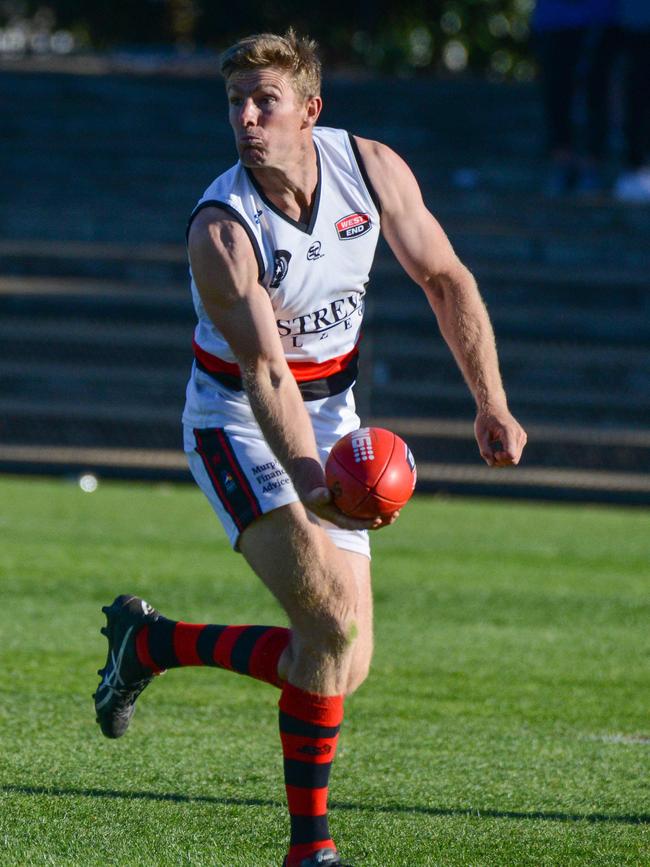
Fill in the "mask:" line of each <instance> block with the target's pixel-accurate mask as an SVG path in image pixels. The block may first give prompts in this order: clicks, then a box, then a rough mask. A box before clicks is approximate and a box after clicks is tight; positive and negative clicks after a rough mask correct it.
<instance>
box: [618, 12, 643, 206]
mask: <svg viewBox="0 0 650 867" xmlns="http://www.w3.org/2000/svg"><path fill="white" fill-rule="evenodd" d="M619 23H620V26H621V30H622V34H623V53H624V61H625V63H624V73H623V99H624V103H623V105H624V109H623V132H624V139H625V144H624V147H625V151H624V161H625V168H624V170H623V173H622V174H621V175H620V176H619V178H618V180H617V181H616V184H615V186H614V195H615V196H616V198H617V199H619V200H621V201H623V202H638V203H650V0H619Z"/></svg>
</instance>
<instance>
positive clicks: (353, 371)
mask: <svg viewBox="0 0 650 867" xmlns="http://www.w3.org/2000/svg"><path fill="white" fill-rule="evenodd" d="M194 361H195V364H196V366H197V367H198V369H199V370H201V371H203V373H207V375H208V376H211V377H212V379H214V380H215V382H218V383H219V385H223V386H224V387H225V388H228V389H230V391H243V389H244V385H243V383H242V380H241V376H236V375H234V374H232V373H219V372H216V371H213V370H208V368H207V367H206V366H205V365H204V364H203V363H202V362H200V361H199V359H198V358H195V359H194ZM358 374H359V356H358V355H354V356H353V357H352V358H351V359H350V363H349V364H348V365H347V367H345V368H344V369H343V370H339V372H338V373H333V374H332V375H331V376H326V377H324V378H323V379H313V380H312V381H311V382H299V383H297V385H298V388H299V389H300V394H301V395H302V399H303V400H323V398H325V397H332V396H333V395H335V394H340V393H341V392H342V391H345V390H346V388H349V387H350V386H351V385H353V384H354V382H355V381H356V378H357V376H358Z"/></svg>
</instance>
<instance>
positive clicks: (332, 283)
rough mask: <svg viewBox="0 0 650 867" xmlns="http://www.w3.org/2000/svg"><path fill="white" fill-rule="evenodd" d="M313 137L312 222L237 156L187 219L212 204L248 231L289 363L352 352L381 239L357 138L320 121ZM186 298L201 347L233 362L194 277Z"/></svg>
mask: <svg viewBox="0 0 650 867" xmlns="http://www.w3.org/2000/svg"><path fill="white" fill-rule="evenodd" d="M313 138H314V144H315V147H316V156H317V162H318V184H317V187H316V191H315V195H314V200H313V206H312V213H311V217H310V219H309V223H308V224H305V223H299V222H297V221H295V220H293V219H291V218H290V217H288V216H287V215H286V214H284V213H283V212H282V211H280V210H279V209H278V208H277V207H276V206H275V205H274V204H273V203H272V202H271V201H270V200H269V199H268V198H267V197H266V196H265V194H264V192H263V190H262V189H261V187H260V186H259V184H258V183H257V181H256V179H255V177H254V176H253V174H252V172H251V171H250V170H248V169H247V168H245V167H244V166H243V165H242V164H241V162H238V163H237V164H236V165H235V166H233V167H232V168H231V169H229V170H228V171H227V172H225V173H224V174H222V175H220V176H219V177H218V178H217V179H216V180H214V181H213V182H212V183H211V184H210V186H209V187H208V188H207V189H206V191H205V193H204V194H203V196H202V198H201V199H200V200H199V202H198V204H197V206H196V207H195V209H194V211H193V212H192V215H191V217H190V223H191V220H192V219H193V217H194V216H195V215H196V214H197V213H198V212H199V211H200V210H201V209H202V208H205V207H209V206H217V207H220V208H223V209H224V210H225V211H227V212H229V213H230V214H231V215H232V216H233V217H234V218H235V219H237V220H238V221H239V222H240V223H241V225H242V226H243V227H244V229H245V230H246V232H247V234H248V237H249V239H250V241H251V244H252V246H253V249H254V251H255V255H256V258H257V262H258V267H259V281H260V283H261V284H262V286H264V288H265V289H266V291H267V292H268V294H269V297H270V299H271V303H272V306H273V310H274V313H275V318H276V323H277V328H278V333H279V335H280V338H281V340H282V345H283V347H284V353H285V356H286V358H287V360H288V361H289V362H290V364H291V362H307V363H310V362H311V363H315V364H320V363H322V362H326V361H329V360H331V359H335V358H337V357H340V356H343V355H345V354H347V353H349V352H351V351H353V350H354V348H355V346H356V344H357V342H358V340H359V334H360V329H361V322H362V318H363V310H364V296H365V292H366V284H367V283H368V279H369V274H370V268H371V265H372V262H373V259H374V255H375V248H376V246H377V241H378V238H379V225H380V213H379V208H378V202H377V200H376V196H375V195H374V192H373V190H372V188H371V187H370V182H369V181H368V180H367V175H366V173H365V168H364V166H363V164H362V162H361V157H360V156H359V155H358V149H357V148H356V143H355V142H354V140H353V139H352V137H351V136H350V134H349V133H348V132H346V131H345V130H340V129H330V128H326V127H316V128H315V129H314V131H313ZM190 274H191V268H190ZM192 297H193V301H194V307H195V309H196V314H197V317H198V324H197V326H196V329H195V332H194V340H195V343H196V344H197V350H198V351H199V352H203V353H209V354H210V355H214V356H216V357H217V358H218V359H221V360H223V361H225V362H229V363H234V362H235V361H236V359H235V356H234V355H233V353H232V350H231V349H230V347H229V345H228V342H227V341H226V339H225V338H224V337H223V335H222V334H221V332H220V331H219V329H218V328H217V327H216V325H215V324H214V323H213V322H212V321H211V320H210V318H209V317H208V315H207V313H206V312H205V309H204V307H203V304H202V302H201V298H200V295H199V292H198V289H197V287H196V284H195V282H194V278H193V277H192Z"/></svg>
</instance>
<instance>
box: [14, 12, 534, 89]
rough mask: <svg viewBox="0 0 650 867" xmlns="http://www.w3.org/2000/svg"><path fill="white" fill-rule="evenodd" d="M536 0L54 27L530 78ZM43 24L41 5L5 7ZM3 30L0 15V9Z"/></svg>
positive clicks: (106, 18) (340, 62) (390, 69)
mask: <svg viewBox="0 0 650 867" xmlns="http://www.w3.org/2000/svg"><path fill="white" fill-rule="evenodd" d="M533 3H534V0H432V2H423V0H405V2H402V3H399V4H395V3H393V2H388V0H376V2H373V3H370V2H368V0H359V2H358V3H356V4H350V3H343V2H340V0H330V2H327V3H318V2H316V3H311V4H308V5H306V4H305V3H304V2H302V0H300V2H299V0H281V2H278V3H267V2H262V3H241V4H239V3H236V4H227V5H226V4H225V3H223V2H212V0H138V2H132V0H110V2H109V0H92V2H91V0H82V2H79V0H55V2H50V3H49V4H47V5H46V8H49V9H50V10H51V12H52V13H53V20H54V21H55V22H56V23H55V25H54V26H56V27H60V28H67V29H70V30H72V32H73V33H75V34H77V35H78V37H79V40H80V41H81V42H82V43H83V42H86V43H87V44H90V45H91V46H93V47H96V48H100V49H104V48H110V47H111V46H115V45H128V44H131V45H134V44H135V45H141V46H143V45H150V46H152V45H162V44H168V45H176V46H177V47H181V48H196V47H199V48H200V47H211V48H215V49H218V50H219V49H223V48H224V47H225V46H226V45H228V44H230V43H231V42H233V41H234V40H236V39H237V38H239V37H240V36H242V35H244V34H245V33H253V32H259V31H262V30H267V31H268V30H270V31H275V32H278V31H280V32H282V31H283V30H284V29H285V28H286V27H288V26H290V25H291V26H293V27H295V28H296V29H298V30H299V31H300V32H304V33H309V34H310V35H312V36H313V37H315V38H316V39H318V41H319V42H320V43H321V46H322V49H323V53H324V56H325V60H326V62H328V63H329V64H331V65H333V66H343V67H345V68H350V67H352V68H363V69H370V70H373V71H379V72H386V73H391V74H400V75H412V74H416V73H423V72H432V71H436V70H437V71H444V72H447V73H458V72H463V71H465V70H473V71H481V72H487V73H488V74H490V75H491V76H493V77H497V78H499V77H510V76H512V77H516V78H520V79H526V78H530V77H531V75H532V66H531V64H530V60H529V58H528V49H527V39H528V19H529V16H530V12H531V9H532V6H533ZM9 8H13V9H14V10H15V9H16V8H20V9H22V14H24V15H34V14H36V13H37V12H38V14H40V15H41V16H42V14H43V3H42V2H41V0H38V2H36V0H32V2H27V0H24V2H16V0H14V2H11V0H9V2H7V0H5V14H4V18H5V22H6V20H7V19H8V12H7V10H8V9H9ZM0 23H2V8H0Z"/></svg>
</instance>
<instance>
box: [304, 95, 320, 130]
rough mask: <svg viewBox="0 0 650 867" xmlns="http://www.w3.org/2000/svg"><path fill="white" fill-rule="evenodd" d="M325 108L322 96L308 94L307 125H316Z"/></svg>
mask: <svg viewBox="0 0 650 867" xmlns="http://www.w3.org/2000/svg"><path fill="white" fill-rule="evenodd" d="M322 108H323V100H322V99H321V98H320V96H308V97H307V99H306V100H305V114H304V117H305V126H315V125H316V121H317V120H318V117H319V115H320V113H321V109H322Z"/></svg>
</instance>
